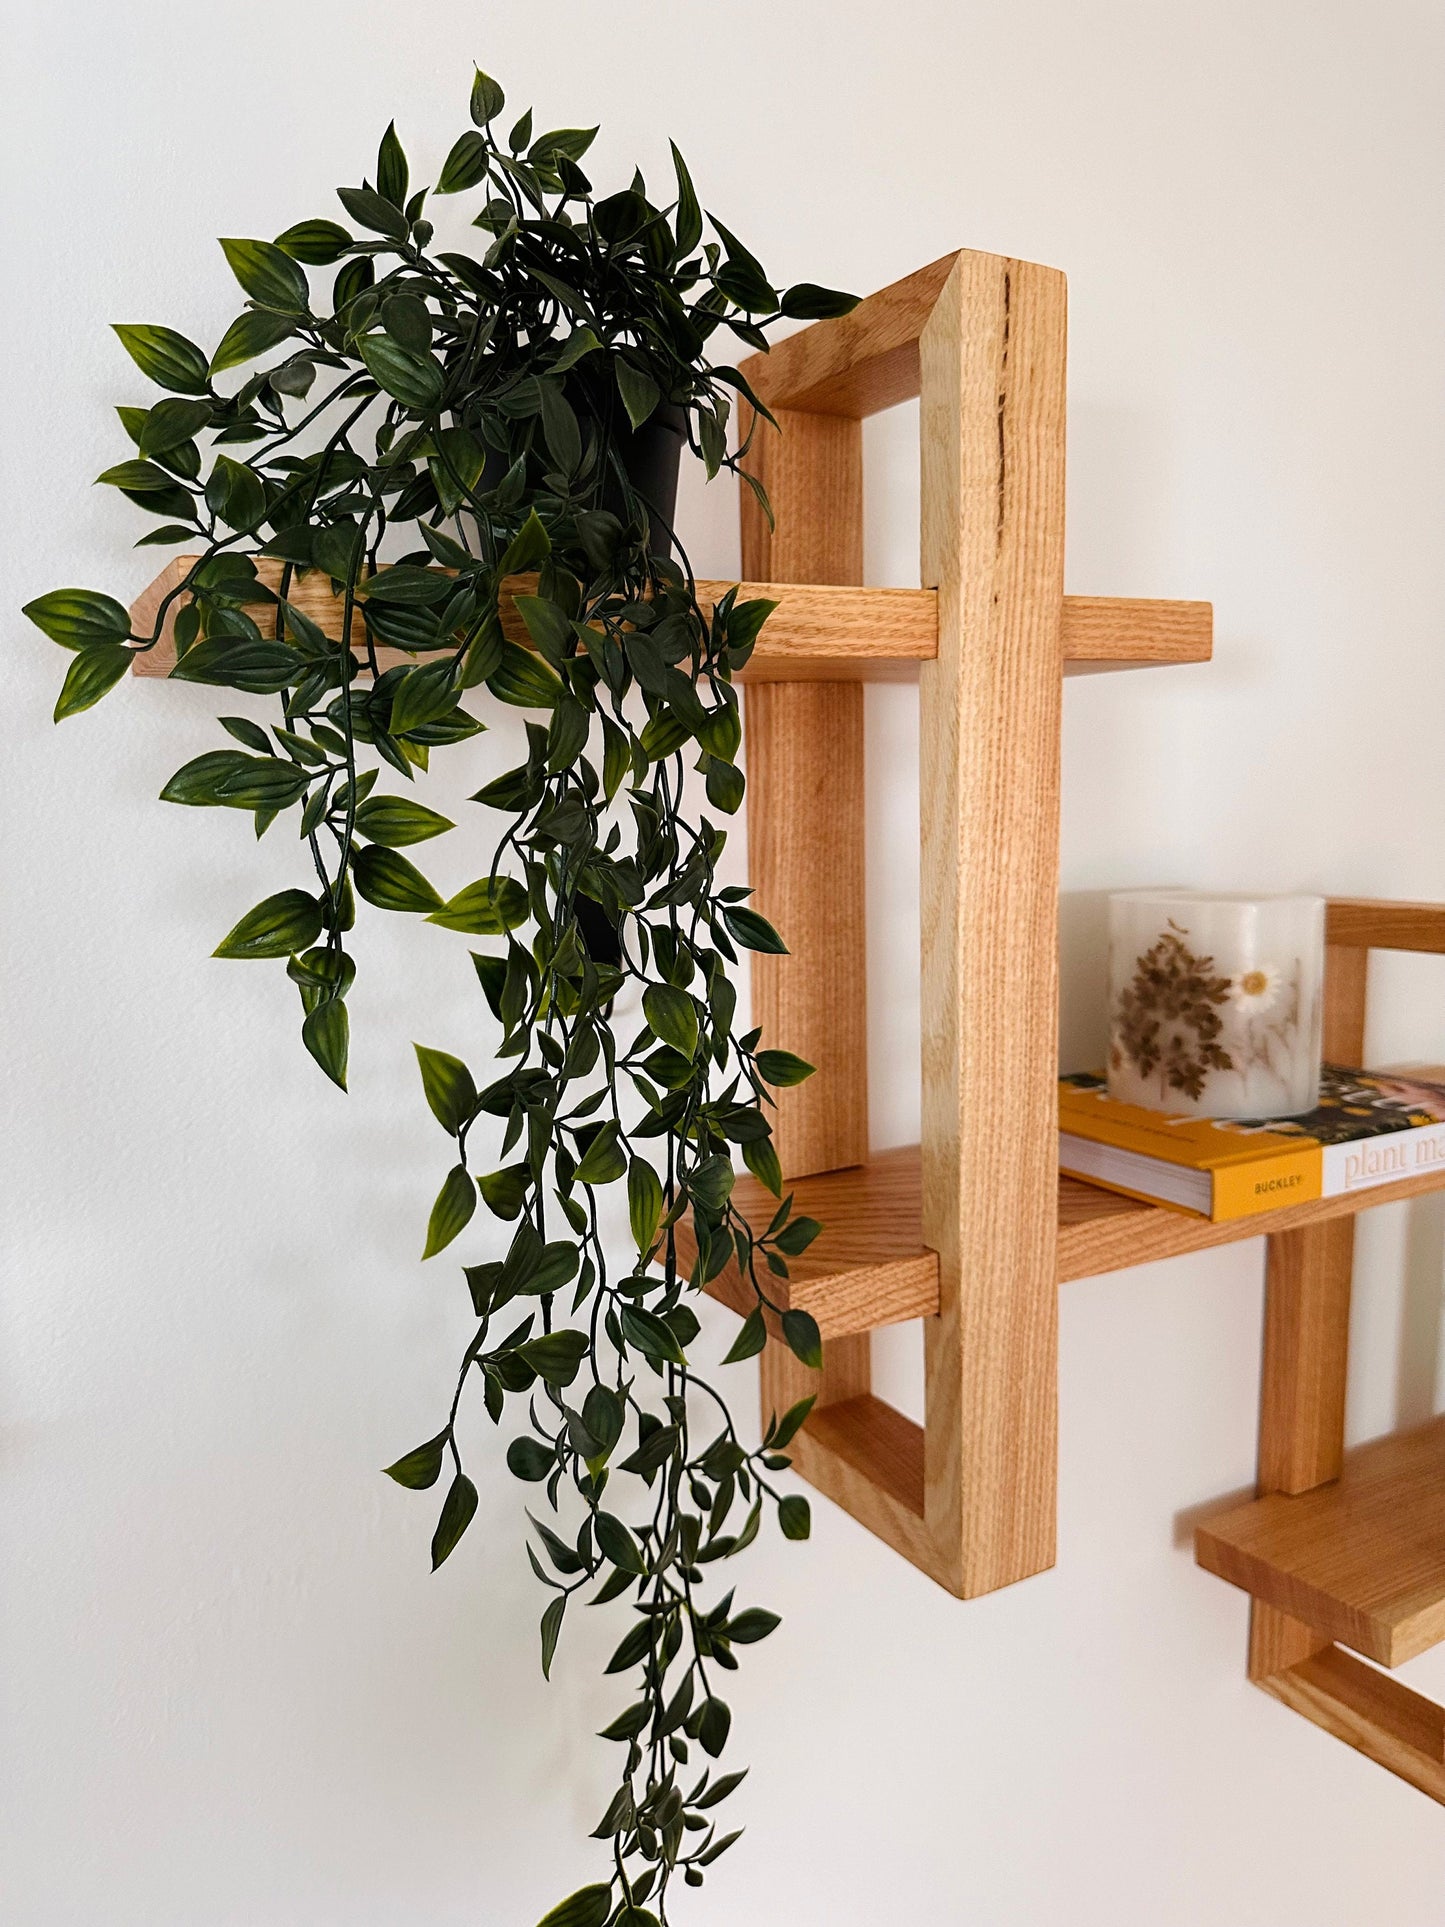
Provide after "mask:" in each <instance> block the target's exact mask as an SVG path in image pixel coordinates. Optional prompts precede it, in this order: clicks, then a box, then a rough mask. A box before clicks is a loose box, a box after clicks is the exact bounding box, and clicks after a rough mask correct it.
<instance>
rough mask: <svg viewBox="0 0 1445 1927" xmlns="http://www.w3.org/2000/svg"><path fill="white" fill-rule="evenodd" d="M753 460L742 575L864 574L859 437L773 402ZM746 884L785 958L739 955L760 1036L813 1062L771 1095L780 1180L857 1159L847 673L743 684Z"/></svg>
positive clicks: (859, 1093) (861, 959) (858, 840)
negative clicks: (763, 491)
mask: <svg viewBox="0 0 1445 1927" xmlns="http://www.w3.org/2000/svg"><path fill="white" fill-rule="evenodd" d="M779 421H780V423H781V426H782V430H783V432H782V433H781V435H780V434H778V433H777V432H775V431H774V430H772V429H770V428H767V425H766V424H763V426H764V429H765V431H766V432H765V434H764V435H763V436H762V437H760V438H758V439H757V440H756V441H755V442H754V447H753V452H752V456H751V458H750V460H751V463H752V464H753V465H754V466H755V470H756V472H757V473H758V474H759V475H760V476H761V478H762V480H763V483H764V485H765V487H766V488H767V490H768V494H769V498H770V500H771V502H772V507H773V514H774V517H775V522H776V526H775V528H773V529H772V530H770V529H769V528H768V524H767V522H766V520H765V518H764V517H763V516H762V514H761V512H760V511H759V510H758V509H757V506H756V503H755V502H754V500H753V497H752V494H751V492H750V491H749V490H746V489H745V490H743V491H742V500H743V504H744V514H743V528H742V538H743V569H744V572H745V574H747V575H748V576H749V577H757V578H758V579H760V580H761V579H763V578H764V577H766V578H768V579H770V580H778V581H783V582H787V581H801V582H816V581H819V580H824V581H832V582H838V583H847V584H856V583H857V582H858V581H859V579H860V578H861V576H862V573H863V441H862V431H861V428H860V427H859V424H858V423H857V422H853V421H845V420H842V419H839V418H835V417H830V416H824V415H802V414H795V413H792V412H789V411H784V413H783V414H782V415H780V416H779ZM743 743H744V755H745V758H746V763H747V777H748V802H747V823H748V881H749V882H750V883H751V884H752V886H753V889H754V891H755V892H756V894H755V897H754V899H753V901H754V903H755V904H756V906H757V908H758V909H759V910H760V911H761V912H762V914H763V915H764V916H765V917H767V918H768V919H769V921H770V922H771V923H773V924H774V925H775V927H776V928H777V929H778V930H779V931H780V932H781V933H782V938H783V941H784V943H786V944H787V946H788V953H789V954H788V955H787V956H785V957H770V956H763V955H761V954H758V953H755V954H754V956H753V959H752V987H753V1013H752V1014H753V1022H754V1024H755V1025H758V1026H760V1027H761V1030H762V1041H763V1044H764V1046H765V1047H776V1048H780V1049H784V1050H790V1051H795V1052H796V1053H797V1055H798V1056H799V1057H802V1058H804V1059H806V1061H807V1062H808V1063H810V1064H812V1065H813V1066H814V1067H815V1074H814V1075H813V1076H812V1077H810V1078H809V1079H808V1080H807V1081H806V1083H803V1084H800V1085H797V1086H795V1087H794V1088H793V1089H792V1090H786V1091H780V1092H779V1093H778V1108H777V1116H776V1120H775V1125H774V1141H775V1143H776V1145H777V1150H778V1156H779V1158H780V1159H781V1161H782V1166H783V1171H784V1174H785V1176H786V1177H788V1178H789V1179H791V1178H794V1177H800V1176H803V1175H805V1174H807V1173H809V1172H814V1171H832V1170H837V1169H839V1168H840V1167H842V1166H845V1165H855V1164H862V1163H863V1161H864V1160H865V1159H866V1158H867V1155H868V1036H867V1018H868V987H867V975H866V944H867V934H866V919H867V904H866V895H865V874H864V822H863V691H862V688H861V686H860V685H859V684H858V683H856V682H838V683H827V682H797V683H757V684H754V685H753V686H751V687H750V688H749V689H748V692H747V695H746V698H745V705H744V737H743Z"/></svg>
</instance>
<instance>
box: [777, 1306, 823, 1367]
mask: <svg viewBox="0 0 1445 1927" xmlns="http://www.w3.org/2000/svg"><path fill="white" fill-rule="evenodd" d="M783 1337H784V1338H785V1339H786V1340H787V1342H788V1349H789V1350H790V1351H791V1352H792V1353H793V1354H794V1355H795V1356H796V1357H798V1358H800V1359H802V1361H803V1363H804V1364H805V1365H809V1366H811V1367H812V1369H813V1370H814V1371H815V1372H820V1371H822V1369H823V1340H822V1337H821V1335H820V1333H819V1331H818V1323H817V1320H816V1319H815V1318H814V1317H813V1315H812V1313H811V1312H806V1311H785V1312H784V1313H783Z"/></svg>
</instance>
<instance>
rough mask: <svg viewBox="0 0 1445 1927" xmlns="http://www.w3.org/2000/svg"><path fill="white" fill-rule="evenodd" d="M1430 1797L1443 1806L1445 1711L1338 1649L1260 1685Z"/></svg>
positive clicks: (1307, 1660) (1326, 1650)
mask: <svg viewBox="0 0 1445 1927" xmlns="http://www.w3.org/2000/svg"><path fill="white" fill-rule="evenodd" d="M1259 1684H1260V1685H1261V1686H1262V1687H1263V1689H1264V1691H1265V1692H1266V1693H1268V1694H1269V1695H1270V1696H1271V1697H1272V1698H1273V1699H1277V1700H1281V1701H1283V1703H1284V1704H1285V1705H1286V1706H1290V1707H1293V1708H1294V1710H1295V1712H1296V1713H1302V1714H1303V1715H1304V1717H1305V1718H1306V1719H1307V1720H1312V1721H1313V1722H1314V1724H1315V1725H1316V1726H1320V1727H1323V1728H1324V1730H1325V1732H1326V1733H1329V1734H1332V1735H1333V1736H1334V1738H1335V1739H1337V1740H1343V1741H1344V1743H1345V1745H1346V1746H1352V1747H1354V1749H1355V1751H1356V1752H1357V1753H1363V1754H1364V1755H1365V1757H1366V1759H1370V1760H1373V1761H1374V1762H1375V1764H1376V1765H1377V1766H1382V1767H1384V1768H1385V1769H1386V1770H1387V1771H1388V1772H1390V1773H1394V1774H1396V1775H1398V1776H1399V1778H1400V1779H1402V1780H1407V1781H1408V1782H1409V1783H1410V1785H1411V1786H1414V1787H1418V1788H1419V1790H1420V1792H1421V1793H1425V1794H1428V1795H1429V1797H1430V1798H1431V1799H1432V1800H1438V1801H1440V1802H1441V1803H1442V1804H1445V1711H1442V1709H1441V1708H1440V1707H1438V1706H1436V1705H1435V1703H1434V1702H1433V1701H1432V1700H1428V1699H1425V1698H1424V1697H1423V1695H1421V1694H1419V1693H1416V1692H1412V1691H1411V1689H1410V1688H1409V1687H1408V1686H1406V1685H1405V1684H1404V1683H1403V1682H1402V1681H1400V1680H1397V1679H1391V1678H1390V1677H1389V1675H1388V1674H1387V1673H1377V1672H1376V1671H1375V1669H1374V1668H1373V1667H1372V1666H1367V1665H1366V1664H1365V1663H1364V1661H1363V1660H1359V1659H1356V1658H1355V1657H1354V1656H1353V1654H1350V1653H1343V1652H1341V1651H1340V1649H1339V1648H1338V1647H1337V1646H1331V1647H1327V1648H1326V1649H1325V1651H1324V1652H1322V1653H1319V1654H1317V1655H1314V1656H1312V1657H1310V1658H1307V1659H1303V1660H1300V1661H1299V1662H1297V1663H1296V1664H1295V1665H1293V1666H1290V1667H1288V1668H1287V1669H1286V1670H1284V1671H1282V1672H1279V1673H1276V1674H1274V1675H1273V1677H1271V1678H1269V1679H1263V1680H1261V1681H1260V1682H1259Z"/></svg>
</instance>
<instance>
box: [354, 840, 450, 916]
mask: <svg viewBox="0 0 1445 1927" xmlns="http://www.w3.org/2000/svg"><path fill="white" fill-rule="evenodd" d="M352 875H353V876H354V877H355V879H356V888H357V891H358V893H359V894H360V895H361V896H363V897H364V898H365V899H366V901H367V902H368V903H371V904H375V906H376V908H377V909H378V910H399V911H410V912H412V913H413V914H423V913H425V912H426V911H428V910H440V909H441V907H442V899H441V895H440V893H439V892H438V891H437V890H434V889H433V888H432V886H431V884H429V883H428V882H427V880H426V878H425V877H424V876H423V875H422V873H421V871H420V870H418V869H417V867H416V865H415V864H413V863H408V861H407V860H406V858H405V857H404V856H398V855H397V854H396V852H395V851H394V850H388V849H385V848H384V847H383V846H382V845H381V844H379V843H368V844H367V845H366V847H365V848H364V849H361V850H358V851H357V852H356V855H355V857H354V858H353V860H352Z"/></svg>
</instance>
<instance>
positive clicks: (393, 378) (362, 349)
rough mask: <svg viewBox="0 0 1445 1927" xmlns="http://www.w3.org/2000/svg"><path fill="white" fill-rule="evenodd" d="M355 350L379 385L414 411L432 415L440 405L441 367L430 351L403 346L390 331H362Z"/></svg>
mask: <svg viewBox="0 0 1445 1927" xmlns="http://www.w3.org/2000/svg"><path fill="white" fill-rule="evenodd" d="M356 350H357V353H358V354H359V355H360V356H361V359H362V360H363V361H364V362H365V363H366V367H367V372H368V373H369V374H370V375H371V376H372V377H373V379H374V380H375V381H376V382H377V384H378V386H379V387H382V388H384V389H385V390H386V392H387V394H388V395H394V396H395V397H396V399H397V400H398V401H399V402H401V403H402V405H403V406H404V407H406V408H410V409H411V410H412V411H413V413H415V414H418V415H430V414H433V413H435V411H436V410H437V409H438V408H439V407H440V406H441V399H442V371H441V366H440V364H439V363H438V362H436V361H435V360H434V359H433V358H432V356H431V355H419V354H416V353H415V352H414V351H413V350H412V349H410V348H403V347H402V346H401V344H400V343H399V342H396V341H393V340H392V338H391V336H390V335H363V336H362V337H361V339H360V340H359V341H358V342H357V344H356Z"/></svg>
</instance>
